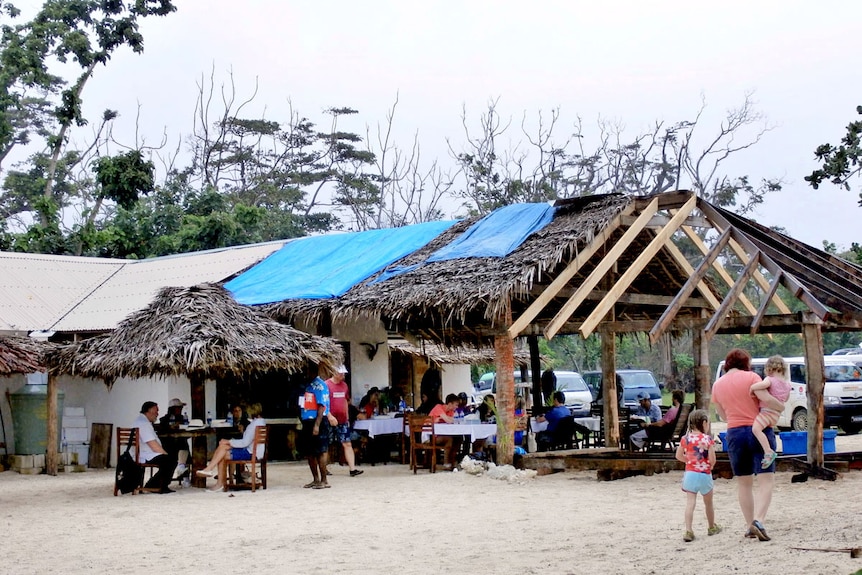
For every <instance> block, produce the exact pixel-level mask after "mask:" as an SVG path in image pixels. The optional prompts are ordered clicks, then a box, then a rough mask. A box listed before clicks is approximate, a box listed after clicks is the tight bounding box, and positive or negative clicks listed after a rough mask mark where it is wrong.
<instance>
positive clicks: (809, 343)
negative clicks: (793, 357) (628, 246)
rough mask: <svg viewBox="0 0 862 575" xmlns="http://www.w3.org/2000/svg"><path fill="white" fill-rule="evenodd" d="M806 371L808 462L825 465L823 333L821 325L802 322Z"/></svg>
mask: <svg viewBox="0 0 862 575" xmlns="http://www.w3.org/2000/svg"><path fill="white" fill-rule="evenodd" d="M802 339H803V341H804V344H805V372H806V376H807V379H808V382H807V387H808V463H810V464H811V465H817V466H820V467H822V466H823V423H824V419H825V417H824V413H823V382H824V379H825V377H826V376H825V373H824V362H823V334H822V333H821V332H820V325H818V324H815V323H803V324H802Z"/></svg>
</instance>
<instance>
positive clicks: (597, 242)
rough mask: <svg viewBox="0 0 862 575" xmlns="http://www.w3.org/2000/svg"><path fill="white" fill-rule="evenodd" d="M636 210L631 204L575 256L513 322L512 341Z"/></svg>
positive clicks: (511, 327)
mask: <svg viewBox="0 0 862 575" xmlns="http://www.w3.org/2000/svg"><path fill="white" fill-rule="evenodd" d="M634 210H635V203H634V202H631V203H629V204H628V205H627V206H626V207H625V208H624V209H623V210H622V211H621V212H620V213H619V214H617V216H616V217H615V218H614V219H613V220H611V221H610V223H609V224H608V225H607V226H605V227H604V229H602V230H601V231H600V232H599V233H598V234H596V236H595V237H594V238H593V241H591V242H590V243H589V244H588V245H586V246H585V247H584V249H582V250H581V251H580V252H578V254H577V255H576V256H575V259H573V260H572V261H571V262H570V263H569V265H568V266H566V269H564V270H563V271H562V272H560V274H559V275H558V276H557V277H556V278H554V281H552V282H551V283H550V284H549V285H548V287H546V288H545V290H544V292H542V294H540V295H539V296H538V297H537V298H536V299H535V300H533V303H531V304H530V305H529V307H527V309H525V310H524V313H522V314H521V315H520V316H518V319H516V320H515V321H514V322H512V325H511V326H510V327H509V337H511V338H512V339H514V338H516V337H518V334H519V333H521V332H522V331H524V329H525V328H526V327H527V326H528V325H529V324H530V323H531V322H532V321H533V320H534V319H536V317H537V316H538V315H539V314H540V313H541V312H542V310H543V309H545V306H547V305H548V304H549V303H550V302H551V300H553V299H554V297H556V296H557V294H558V293H559V292H560V290H562V289H563V288H564V287H566V285H567V284H568V283H569V281H570V280H571V279H572V278H573V277H575V274H577V273H578V271H580V269H581V267H583V265H584V264H585V263H587V262H588V261H589V260H590V258H591V257H593V254H595V253H596V252H597V251H598V249H599V248H600V247H602V246H603V245H605V243H606V242H607V241H608V240H609V239H610V238H611V236H612V235H613V233H614V232H615V231H616V230H617V228H619V227H620V225H622V221H623V219H624V218H625V217H626V216H628V215H630V214H631V213H632V212H634Z"/></svg>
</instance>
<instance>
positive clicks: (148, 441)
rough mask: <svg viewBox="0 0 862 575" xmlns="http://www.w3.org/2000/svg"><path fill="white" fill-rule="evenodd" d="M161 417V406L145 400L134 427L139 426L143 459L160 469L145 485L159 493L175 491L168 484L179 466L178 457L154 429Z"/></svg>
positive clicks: (139, 439)
mask: <svg viewBox="0 0 862 575" xmlns="http://www.w3.org/2000/svg"><path fill="white" fill-rule="evenodd" d="M158 418H159V406H158V404H157V403H156V402H154V401H145V402H144V404H143V405H142V406H141V413H140V415H138V417H137V419H135V422H134V423H133V424H132V427H137V428H138V441H139V443H140V448H141V453H140V459H141V461H146V462H147V463H152V464H154V465H158V467H159V471H158V472H157V473H156V474H155V475H153V476H152V477H151V478H150V480H149V481H147V484H146V485H145V486H144V487H145V488H146V489H148V490H150V491H156V492H158V493H173V492H174V490H173V489H168V484H170V482H171V478H172V477H173V475H174V469H176V467H177V458H176V457H174V456H172V455H170V454H168V452H167V451H166V450H165V448H164V447H162V442H161V441H160V440H159V436H158V435H156V430H155V429H153V423H155V421H156V420H157V419H158Z"/></svg>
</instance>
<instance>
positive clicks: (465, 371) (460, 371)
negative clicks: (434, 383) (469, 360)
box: [440, 363, 475, 401]
mask: <svg viewBox="0 0 862 575" xmlns="http://www.w3.org/2000/svg"><path fill="white" fill-rule="evenodd" d="M440 376H441V379H442V380H443V389H442V390H441V394H440V395H441V398H440V399H442V400H443V401H446V396H447V395H449V394H450V393H454V394H455V395H457V394H459V393H461V392H462V391H463V392H464V393H466V394H467V395H468V396H470V395H473V394H474V393H475V390H474V389H473V382H472V381H471V380H470V366H469V365H464V364H454V363H447V364H445V365H444V366H443V367H442V369H441V370H440Z"/></svg>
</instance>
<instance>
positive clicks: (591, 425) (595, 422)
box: [530, 417, 602, 433]
mask: <svg viewBox="0 0 862 575" xmlns="http://www.w3.org/2000/svg"><path fill="white" fill-rule="evenodd" d="M575 423H580V424H581V425H583V426H584V427H586V428H587V429H589V430H590V431H599V429H600V426H601V424H602V420H601V418H599V417H576V418H575ZM530 427H531V428H532V430H533V431H534V432H536V433H539V432H540V431H545V430H546V429H548V422H547V421H536V418H535V417H534V418H532V419H531V420H530Z"/></svg>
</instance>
